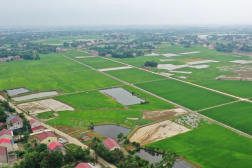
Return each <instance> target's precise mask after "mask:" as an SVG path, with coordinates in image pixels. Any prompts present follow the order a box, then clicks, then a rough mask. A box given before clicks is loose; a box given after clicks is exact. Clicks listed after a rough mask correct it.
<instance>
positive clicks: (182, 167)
mask: <svg viewBox="0 0 252 168" xmlns="http://www.w3.org/2000/svg"><path fill="white" fill-rule="evenodd" d="M172 168H192V167H191V166H190V165H189V164H186V162H185V160H182V159H177V160H176V162H175V163H174V165H173V166H172Z"/></svg>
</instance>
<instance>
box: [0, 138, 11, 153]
mask: <svg viewBox="0 0 252 168" xmlns="http://www.w3.org/2000/svg"><path fill="white" fill-rule="evenodd" d="M0 146H2V147H6V148H7V151H8V152H10V151H12V150H13V147H12V144H11V141H10V140H9V139H5V138H2V139H0Z"/></svg>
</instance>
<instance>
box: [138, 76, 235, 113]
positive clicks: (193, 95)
mask: <svg viewBox="0 0 252 168" xmlns="http://www.w3.org/2000/svg"><path fill="white" fill-rule="evenodd" d="M136 86H138V87H140V88H142V89H144V90H146V91H149V92H151V93H154V94H156V95H158V96H160V97H163V98H165V99H167V100H170V101H172V102H175V103H177V104H180V105H182V106H184V107H187V108H189V109H191V110H200V109H204V108H207V107H212V106H216V105H219V104H224V103H228V102H231V101H234V100H235V99H234V98H230V97H227V96H224V95H221V94H217V93H215V92H211V91H208V90H205V89H202V88H198V87H196V86H192V85H188V84H186V83H182V82H179V81H176V80H169V79H168V80H161V81H152V82H146V83H139V84H136Z"/></svg>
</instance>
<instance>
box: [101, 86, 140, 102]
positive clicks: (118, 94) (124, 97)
mask: <svg viewBox="0 0 252 168" xmlns="http://www.w3.org/2000/svg"><path fill="white" fill-rule="evenodd" d="M100 92H101V93H105V94H107V95H109V96H111V97H113V98H114V99H115V100H116V101H117V102H118V103H121V104H123V105H126V106H128V105H134V104H140V103H141V102H144V100H143V99H140V98H138V97H137V96H135V95H132V94H131V93H130V92H128V91H127V90H125V89H123V88H112V89H105V90H100Z"/></svg>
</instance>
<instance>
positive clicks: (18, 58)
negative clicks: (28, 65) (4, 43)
mask: <svg viewBox="0 0 252 168" xmlns="http://www.w3.org/2000/svg"><path fill="white" fill-rule="evenodd" d="M20 59H21V58H20V56H18V55H17V56H9V57H3V58H0V62H7V61H13V60H20Z"/></svg>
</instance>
